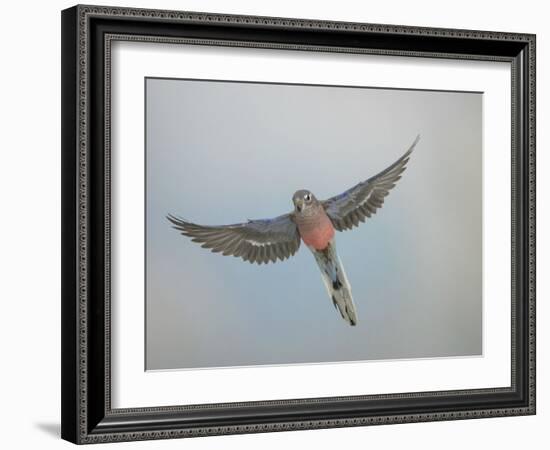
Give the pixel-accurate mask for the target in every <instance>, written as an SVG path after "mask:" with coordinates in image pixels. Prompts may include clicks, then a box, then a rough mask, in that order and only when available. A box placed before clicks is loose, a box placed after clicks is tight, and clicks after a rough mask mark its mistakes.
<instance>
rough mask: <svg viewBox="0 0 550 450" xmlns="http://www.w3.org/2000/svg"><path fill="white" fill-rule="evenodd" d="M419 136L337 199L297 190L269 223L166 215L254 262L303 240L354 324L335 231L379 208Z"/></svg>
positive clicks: (283, 255)
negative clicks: (290, 207)
mask: <svg viewBox="0 0 550 450" xmlns="http://www.w3.org/2000/svg"><path fill="white" fill-rule="evenodd" d="M419 139H420V136H417V137H416V139H415V141H414V142H413V144H412V145H411V146H410V147H409V149H408V150H407V151H406V152H405V153H404V154H403V156H401V158H399V159H398V160H397V161H396V162H394V163H393V164H392V165H390V166H389V167H387V168H386V169H384V170H383V171H382V172H380V173H378V174H377V175H375V176H373V177H371V178H369V179H367V180H365V181H362V182H360V183H358V184H356V185H355V186H353V187H352V188H350V189H348V190H347V191H345V192H343V193H342V194H340V195H337V196H334V197H331V198H329V199H327V200H324V201H319V200H317V198H316V197H315V195H313V193H311V192H310V191H308V190H305V189H301V190H299V191H296V192H295V194H294V196H293V198H292V201H293V203H294V211H292V212H290V213H288V214H283V215H281V216H278V217H275V218H273V219H261V220H249V221H248V222H244V223H237V224H233V225H217V226H205V225H198V224H195V223H192V222H188V221H185V220H183V219H181V218H178V217H175V216H172V215H168V216H167V218H168V220H169V221H170V222H171V223H172V225H173V227H174V228H175V229H176V230H178V231H180V232H181V234H183V235H185V236H188V237H190V238H191V240H192V241H193V242H197V243H199V244H200V245H201V246H202V247H204V248H207V249H210V250H211V251H213V252H215V253H218V252H219V253H222V254H223V255H232V256H235V257H239V258H242V259H243V260H244V261H249V262H250V263H257V264H267V263H269V262H276V261H278V260H280V261H283V260H285V259H287V258H289V257H291V256H293V255H294V254H295V253H296V252H297V251H298V249H299V248H300V242H301V240H303V241H304V242H305V243H306V244H307V245H308V247H309V249H310V250H311V252H312V253H313V255H314V257H315V260H316V261H317V264H318V265H319V268H320V269H321V274H322V277H323V281H324V283H325V286H326V288H327V291H328V293H329V296H330V297H331V299H332V301H333V303H334V306H335V307H336V308H337V309H338V311H339V312H340V314H341V315H342V317H343V318H344V319H345V320H346V321H347V322H348V323H349V324H350V325H355V324H356V323H357V313H356V311H355V305H354V303H353V298H352V295H351V287H350V284H349V282H348V280H347V277H346V274H345V272H344V268H343V266H342V263H341V262H340V259H339V258H338V255H337V253H336V244H335V241H334V230H337V231H344V230H350V229H352V228H353V227H356V226H358V225H359V223H360V222H364V221H365V219H366V218H368V217H370V216H371V215H373V214H375V213H376V211H377V210H378V209H379V208H381V207H382V205H383V203H384V198H385V197H386V196H387V195H388V194H389V192H390V190H391V189H392V188H393V187H394V186H395V184H396V182H397V181H398V180H399V179H400V178H401V174H402V173H403V171H404V170H405V168H406V165H407V162H408V161H409V158H410V155H411V153H412V151H413V149H414V147H415V146H416V144H417V143H418V141H419Z"/></svg>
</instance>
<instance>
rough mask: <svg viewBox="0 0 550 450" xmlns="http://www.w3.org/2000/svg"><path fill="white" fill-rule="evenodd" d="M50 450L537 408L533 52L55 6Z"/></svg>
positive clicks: (482, 40) (317, 27) (500, 45)
mask: <svg viewBox="0 0 550 450" xmlns="http://www.w3.org/2000/svg"><path fill="white" fill-rule="evenodd" d="M62 86H63V87H62V110H63V112H62V115H63V116H62V178H63V179H62V205H63V207H62V210H63V212H62V214H63V217H62V225H63V231H62V235H63V239H62V245H63V248H62V256H63V267H62V274H63V280H62V437H63V438H64V439H67V440H69V441H72V442H74V443H79V444H83V443H96V442H110V441H132V440H142V439H167V438H179V437H193V436H206V435H217V434H230V433H252V432H267V431H282V430H298V429H311V428H328V427H346V426H362V425H376V424H390V423H403V422H421V421H438V420H452V419H469V418H486V417H494V416H509V415H527V414H534V413H535V36H534V35H532V34H515V33H508V32H487V31H470V30H451V29H433V28H421V27H405V26H395V25H376V24H365V23H347V22H325V21H314V20H303V19H286V18H271V17H252V16H232V15H217V14H204V13H194V12H180V11H159V10H144V9H129V8H112V7H99V6H75V7H73V8H70V9H67V10H64V11H63V12H62Z"/></svg>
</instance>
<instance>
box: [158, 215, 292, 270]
mask: <svg viewBox="0 0 550 450" xmlns="http://www.w3.org/2000/svg"><path fill="white" fill-rule="evenodd" d="M167 219H168V220H169V221H170V222H172V224H173V226H174V228H175V229H176V230H178V231H180V232H181V234H183V235H184V236H189V237H190V238H191V240H192V241H193V242H197V243H199V244H201V247H204V248H208V249H210V250H212V251H213V252H215V253H218V252H221V253H222V254H223V255H232V256H236V257H240V258H242V259H243V260H245V261H249V262H251V263H257V264H262V263H266V264H267V263H268V262H270V261H272V262H276V261H277V260H278V259H279V260H281V261H282V260H285V259H287V258H289V257H290V256H292V255H294V254H295V253H296V252H297V251H298V248H299V247H300V234H299V233H298V228H297V226H296V224H295V223H294V221H293V218H292V214H283V215H282V216H279V217H275V218H274V219H261V220H249V221H248V222H245V223H237V224H233V225H217V226H204V225H197V224H195V223H191V222H186V221H185V220H182V219H179V218H177V217H174V216H172V215H168V216H167Z"/></svg>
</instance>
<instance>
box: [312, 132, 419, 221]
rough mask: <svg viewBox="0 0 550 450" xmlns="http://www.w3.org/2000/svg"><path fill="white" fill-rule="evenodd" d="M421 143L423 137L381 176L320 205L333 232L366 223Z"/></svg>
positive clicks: (381, 173)
mask: <svg viewBox="0 0 550 450" xmlns="http://www.w3.org/2000/svg"><path fill="white" fill-rule="evenodd" d="M419 140H420V135H419V136H417V137H416V139H415V140H414V142H413V144H412V145H411V146H410V148H409V149H408V150H407V151H406V152H405V154H404V155H403V156H402V157H401V158H399V159H398V160H397V161H395V162H394V163H393V164H392V165H391V166H389V167H388V168H386V169H384V170H383V171H382V172H380V173H379V174H378V175H375V176H373V177H371V178H369V179H368V180H366V181H363V182H361V183H359V184H357V185H355V186H353V187H352V188H351V189H348V190H347V191H345V192H343V193H342V194H340V195H337V196H335V197H331V198H329V199H328V200H325V201H323V202H321V203H322V204H323V206H324V208H325V211H326V213H327V215H328V216H329V217H330V220H331V221H332V224H333V225H334V228H336V229H337V230H338V231H343V230H349V229H351V228H353V227H354V226H357V225H359V222H364V221H365V219H366V218H367V217H370V216H371V215H372V214H374V213H375V212H376V210H377V209H378V208H380V207H382V204H383V203H384V197H385V196H386V195H388V194H389V192H390V190H391V189H392V188H393V187H394V186H395V183H396V182H397V180H399V178H401V173H402V172H403V171H404V170H405V166H406V164H407V161H408V160H409V157H410V156H411V152H412V151H413V149H414V147H415V145H416V144H417V143H418V141H419Z"/></svg>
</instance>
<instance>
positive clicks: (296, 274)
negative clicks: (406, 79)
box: [145, 78, 482, 370]
mask: <svg viewBox="0 0 550 450" xmlns="http://www.w3.org/2000/svg"><path fill="white" fill-rule="evenodd" d="M417 134H420V135H421V140H420V142H419V144H418V145H417V148H416V150H415V151H414V153H413V155H412V157H411V160H410V162H409V164H408V168H407V170H406V171H405V173H404V175H403V178H402V179H401V180H399V182H398V184H397V186H396V187H395V188H394V189H393V190H392V191H391V192H390V195H389V196H388V197H387V198H386V201H385V203H384V206H383V207H382V208H381V209H380V210H378V212H377V214H376V215H374V216H373V217H371V218H370V219H368V220H367V221H366V222H365V223H364V224H362V225H361V226H360V227H359V228H355V229H353V230H351V231H346V232H342V233H337V236H336V242H337V248H338V252H339V255H340V258H341V260H342V263H343V265H344V267H345V269H346V273H347V276H348V279H349V281H350V284H351V286H352V292H353V296H354V300H355V304H356V307H357V313H358V325H357V326H356V327H350V326H349V325H348V324H347V323H346V322H345V321H344V320H343V319H342V318H341V317H340V315H339V314H338V312H337V311H336V310H335V309H334V307H333V305H332V302H331V300H330V299H329V297H328V295H327V293H326V290H325V288H324V286H323V283H322V281H321V276H320V273H319V269H318V268H317V265H316V264H315V261H314V259H313V256H312V255H311V253H310V252H309V250H308V249H307V247H306V246H304V245H302V246H301V248H300V251H299V252H298V253H297V254H296V255H295V256H294V257H293V258H291V259H289V260H287V261H285V262H278V263H276V264H269V265H261V266H258V265H252V264H250V263H248V262H243V261H242V260H241V259H240V258H234V257H230V256H221V255H219V254H214V253H211V252H210V251H208V250H205V249H203V248H201V247H200V246H199V245H197V244H195V243H193V242H191V241H190V239H189V238H187V237H184V236H181V235H180V234H179V233H178V232H177V231H176V230H174V229H173V228H171V226H170V224H169V223H168V221H167V220H166V214H168V213H171V214H175V215H178V216H180V217H183V218H185V219H187V220H190V221H193V222H196V223H200V224H205V225H216V224H229V223H237V222H242V221H245V220H246V219H258V218H268V217H273V216H276V215H279V214H283V213H285V212H289V211H291V210H292V201H291V198H292V194H293V193H294V191H296V190H298V189H301V188H305V189H310V190H311V191H312V192H314V193H315V194H316V196H317V197H318V198H320V199H323V198H327V197H330V196H333V195H335V194H338V193H340V192H342V191H344V190H346V189H348V188H349V187H351V186H353V185H354V184H356V183H357V182H359V181H362V180H364V179H366V178H368V177H370V176H372V175H374V174H376V173H378V172H379V171H380V170H382V169H384V168H385V167H387V166H388V165H390V164H391V163H393V162H394V161H395V160H396V159H397V158H399V157H400V156H401V155H402V154H403V152H404V151H405V150H406V149H407V148H408V147H409V146H410V144H411V143H412V142H413V140H414V138H415V137H416V135H417ZM481 163H482V94H480V93H459V92H435V91H434V92H432V91H412V90H392V89H372V88H344V87H325V86H323V87H319V86H306V85H281V84H260V83H257V84H256V83H234V82H233V83H231V82H213V81H197V80H167V79H151V78H148V79H146V202H147V203H146V218H145V220H146V343H145V345H146V369H148V370H152V369H177V368H202V367H226V366H247V365H259V364H289V363H317V362H337V361H361V360H373V359H398V358H421V357H422V358H426V357H445V356H466V355H480V354H481V353H482V216H481V214H482V204H481V193H482V192H481V173H482V165H481Z"/></svg>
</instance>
